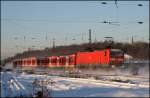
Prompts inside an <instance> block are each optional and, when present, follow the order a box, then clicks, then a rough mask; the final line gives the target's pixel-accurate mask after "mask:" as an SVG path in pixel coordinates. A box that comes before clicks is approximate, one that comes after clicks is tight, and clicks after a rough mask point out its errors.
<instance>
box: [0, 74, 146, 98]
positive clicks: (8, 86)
mask: <svg viewBox="0 0 150 98" xmlns="http://www.w3.org/2000/svg"><path fill="white" fill-rule="evenodd" d="M113 77H114V76H109V77H107V76H104V78H110V79H111V78H113ZM10 79H11V81H9V80H10ZM35 79H39V80H45V79H51V80H53V81H54V84H53V85H47V88H48V90H49V91H50V92H49V93H50V95H51V96H52V97H149V78H148V77H143V76H138V77H135V76H128V77H127V76H122V75H121V76H117V79H121V80H123V79H129V80H131V81H134V83H122V82H116V81H108V80H107V81H106V80H94V79H92V78H89V79H81V78H68V77H59V76H47V75H35V74H25V73H15V72H1V96H2V97H7V96H9V97H15V96H21V95H22V96H32V93H33V85H32V83H33V81H34V80H35Z"/></svg>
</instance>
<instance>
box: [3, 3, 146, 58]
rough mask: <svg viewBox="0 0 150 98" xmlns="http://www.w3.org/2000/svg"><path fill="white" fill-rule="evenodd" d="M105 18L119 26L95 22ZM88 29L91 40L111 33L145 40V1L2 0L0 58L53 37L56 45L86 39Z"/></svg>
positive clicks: (117, 37)
mask: <svg viewBox="0 0 150 98" xmlns="http://www.w3.org/2000/svg"><path fill="white" fill-rule="evenodd" d="M138 4H143V6H141V7H140V6H137V5H138ZM105 20H106V21H114V22H119V24H120V26H118V25H110V24H104V23H99V22H102V21H105ZM138 21H142V22H144V23H143V24H138V23H137V22H138ZM89 28H91V29H92V40H93V41H94V40H95V38H96V40H97V41H103V40H104V37H105V36H112V37H114V40H116V41H126V42H129V41H131V36H135V40H144V41H147V42H148V39H149V2H148V1H119V2H118V8H116V6H115V2H114V1H107V4H106V5H102V4H101V1H70V2H68V1H28V2H27V1H20V2H19V1H2V2H1V55H2V59H3V58H6V57H8V56H13V55H14V54H15V53H20V52H22V51H24V50H27V49H28V48H29V47H32V46H35V49H40V48H45V47H51V46H52V39H53V37H54V38H55V39H56V45H62V44H63V45H69V44H73V43H76V44H80V43H83V42H88V29H89ZM46 35H47V40H46ZM82 35H83V38H82ZM24 36H26V39H25V40H23V38H24ZM15 37H17V38H18V39H17V40H15V39H14V38H15ZM33 37H34V38H35V39H32V38H33ZM65 38H66V40H65ZM73 38H75V39H76V40H72V39H73Z"/></svg>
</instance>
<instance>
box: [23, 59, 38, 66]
mask: <svg viewBox="0 0 150 98" xmlns="http://www.w3.org/2000/svg"><path fill="white" fill-rule="evenodd" d="M22 66H23V67H37V59H36V57H30V58H24V59H22Z"/></svg>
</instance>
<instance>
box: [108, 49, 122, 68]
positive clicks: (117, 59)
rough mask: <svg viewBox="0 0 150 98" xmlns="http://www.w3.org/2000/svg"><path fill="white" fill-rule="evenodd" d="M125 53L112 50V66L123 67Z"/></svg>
mask: <svg viewBox="0 0 150 98" xmlns="http://www.w3.org/2000/svg"><path fill="white" fill-rule="evenodd" d="M123 62H124V52H123V51H122V50H120V49H110V65H122V64H123Z"/></svg>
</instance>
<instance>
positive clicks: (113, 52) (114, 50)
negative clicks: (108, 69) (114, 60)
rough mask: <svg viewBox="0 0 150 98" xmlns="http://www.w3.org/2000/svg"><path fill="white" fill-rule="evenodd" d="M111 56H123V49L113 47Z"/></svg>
mask: <svg viewBox="0 0 150 98" xmlns="http://www.w3.org/2000/svg"><path fill="white" fill-rule="evenodd" d="M110 56H111V57H121V56H123V51H121V50H119V49H111V50H110Z"/></svg>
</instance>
